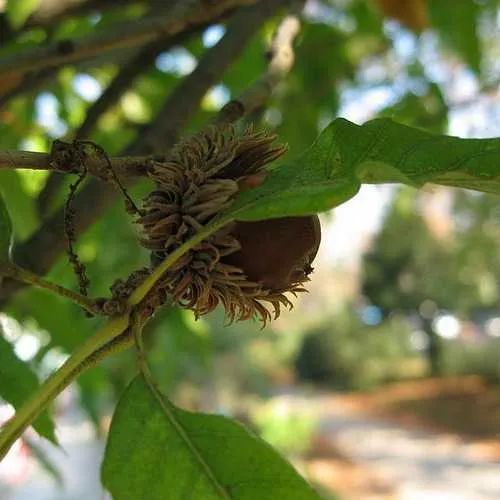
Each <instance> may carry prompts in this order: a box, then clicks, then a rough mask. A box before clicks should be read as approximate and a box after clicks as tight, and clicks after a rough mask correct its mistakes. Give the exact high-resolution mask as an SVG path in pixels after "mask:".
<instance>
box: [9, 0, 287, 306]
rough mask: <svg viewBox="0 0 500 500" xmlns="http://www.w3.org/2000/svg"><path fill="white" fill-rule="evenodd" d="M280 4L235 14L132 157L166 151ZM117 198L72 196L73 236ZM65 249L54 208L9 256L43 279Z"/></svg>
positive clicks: (102, 189) (98, 192)
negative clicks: (224, 72) (205, 97)
mask: <svg viewBox="0 0 500 500" xmlns="http://www.w3.org/2000/svg"><path fill="white" fill-rule="evenodd" d="M285 2H286V0H266V1H263V2H261V3H259V4H258V5H255V6H252V7H248V8H245V9H242V10H241V11H238V12H237V13H236V14H235V15H234V18H233V20H232V22H231V23H230V25H229V27H228V30H227V32H226V34H225V35H224V37H223V38H222V40H220V41H219V43H218V44H216V45H215V46H214V47H212V48H210V49H209V50H207V52H206V53H205V55H204V57H203V58H202V60H201V61H200V63H199V64H198V67H197V68H196V69H195V70H194V71H193V73H191V74H190V75H189V76H187V77H186V78H185V79H184V80H183V81H182V83H181V84H180V85H179V87H178V88H177V89H176V90H175V91H174V92H173V93H172V95H171V96H170V98H169V99H168V100H167V103H166V104H165V106H164V107H163V110H162V111H161V112H160V116H159V117H158V118H157V119H156V120H155V122H154V125H153V126H151V127H148V129H147V130H146V132H145V133H144V135H143V136H142V137H141V138H140V139H139V140H137V141H136V142H135V144H134V145H133V146H131V147H130V148H129V149H130V150H131V151H133V152H134V153H135V154H144V153H147V152H148V151H149V150H150V148H151V147H157V148H158V149H159V150H163V151H166V150H168V149H169V148H170V147H171V146H172V145H173V144H174V143H175V142H176V141H177V140H178V138H179V136H180V134H181V133H182V130H183V127H184V125H185V124H186V123H187V122H188V120H189V119H190V118H192V116H193V115H194V114H195V113H196V111H197V110H198V107H199V103H200V101H201V99H202V98H203V96H204V95H205V93H206V92H207V90H208V89H209V88H210V87H211V86H212V85H213V83H214V82H216V81H217V80H218V78H219V77H220V74H221V73H222V72H223V71H224V70H225V69H226V68H227V67H228V66H229V65H230V64H231V63H232V61H233V60H234V59H235V58H237V57H238V55H239V54H240V52H241V51H242V50H243V48H244V47H245V45H246V44H247V43H248V41H249V40H250V38H251V37H252V36H253V35H254V34H255V33H256V32H257V31H258V29H259V28H260V27H261V26H262V24H263V23H264V22H265V21H266V20H267V19H268V18H269V17H271V16H272V15H273V14H274V12H275V11H276V10H277V9H278V8H279V7H280V6H281V5H282V4H284V3H285ZM195 78H196V81H195ZM184 92H185V94H184ZM117 197H118V191H117V190H115V189H114V188H113V187H112V186H111V185H109V184H106V183H103V182H100V181H98V180H96V179H92V180H91V181H90V182H89V183H88V184H87V186H86V187H85V188H84V189H83V190H82V191H81V192H80V193H79V194H78V195H77V196H76V198H75V203H74V208H75V210H76V211H77V213H78V214H79V216H78V217H77V218H76V219H75V228H74V229H75V234H76V235H77V236H78V235H80V234H82V233H83V232H84V231H85V230H86V229H88V228H89V227H90V226H91V225H92V224H93V223H94V222H95V221H96V220H97V219H98V218H99V217H100V216H101V215H102V213H103V212H104V211H105V210H106V209H107V208H109V207H110V206H111V204H112V203H113V202H114V201H115V200H116V198H117ZM65 249H66V238H65V235H64V211H63V210H62V209H59V210H58V211H57V212H55V213H54V214H53V215H52V216H51V217H50V218H48V219H47V220H46V221H45V222H44V224H43V225H42V226H41V227H40V229H39V230H38V231H37V232H36V233H35V234H34V235H33V236H32V237H31V238H29V239H28V240H27V241H26V242H23V243H22V244H20V245H17V246H16V247H15V248H14V252H13V258H14V262H16V263H18V264H19V265H21V266H22V267H24V268H27V269H29V270H31V271H33V272H35V273H36V274H39V275H42V276H43V275H44V274H45V273H47V271H48V270H49V269H50V267H51V266H52V265H53V264H54V263H55V262H56V261H57V259H58V258H59V257H60V255H61V254H62V253H63V252H64V251H65ZM21 286H22V285H21V284H19V283H18V282H14V281H7V280H6V281H5V283H4V286H3V288H2V289H0V306H1V304H2V303H3V302H5V301H6V300H7V299H8V298H9V297H10V295H12V294H13V293H14V292H15V291H16V290H18V289H19V288H20V287H21Z"/></svg>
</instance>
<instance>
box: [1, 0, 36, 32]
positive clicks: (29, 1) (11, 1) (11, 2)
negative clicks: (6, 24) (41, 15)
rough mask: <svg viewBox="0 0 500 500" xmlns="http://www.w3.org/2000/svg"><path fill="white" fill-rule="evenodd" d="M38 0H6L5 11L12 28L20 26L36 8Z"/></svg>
mask: <svg viewBox="0 0 500 500" xmlns="http://www.w3.org/2000/svg"><path fill="white" fill-rule="evenodd" d="M39 3H40V0H7V4H6V6H5V11H6V13H7V16H8V18H9V21H10V23H11V24H12V26H13V27H14V28H19V27H21V26H22V25H23V24H24V22H25V21H26V19H28V17H30V15H31V14H32V13H33V12H34V11H35V10H36V8H37V7H38V4H39Z"/></svg>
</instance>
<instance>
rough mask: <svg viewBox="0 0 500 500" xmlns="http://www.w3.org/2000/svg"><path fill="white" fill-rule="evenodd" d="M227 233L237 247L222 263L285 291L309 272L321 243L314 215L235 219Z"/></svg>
mask: <svg viewBox="0 0 500 500" xmlns="http://www.w3.org/2000/svg"><path fill="white" fill-rule="evenodd" d="M231 234H232V235H233V236H234V237H235V238H236V239H237V240H238V241H239V243H240V245H241V249H240V250H238V251H237V252H234V253H231V254H229V255H227V256H226V257H224V259H223V262H225V263H227V264H231V265H233V266H236V267H239V268H241V269H242V270H243V272H244V273H245V275H246V277H247V278H248V279H249V280H251V281H256V282H258V283H261V284H262V285H263V286H264V287H265V288H268V289H270V290H273V291H277V290H286V288H287V287H288V286H289V285H290V284H291V283H293V282H297V281H303V280H304V279H305V278H306V277H307V276H308V275H309V274H310V273H311V272H312V270H313V269H312V267H311V264H312V262H313V260H314V258H315V257H316V254H317V252H318V248H319V244H320V242H321V227H320V224H319V219H318V217H317V216H316V215H311V216H308V217H282V218H279V219H267V220H262V221H256V222H238V223H237V224H236V226H235V227H234V229H233V230H232V231H231Z"/></svg>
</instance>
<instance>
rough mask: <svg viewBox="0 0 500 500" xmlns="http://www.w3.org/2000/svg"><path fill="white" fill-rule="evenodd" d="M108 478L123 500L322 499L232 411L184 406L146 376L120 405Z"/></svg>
mask: <svg viewBox="0 0 500 500" xmlns="http://www.w3.org/2000/svg"><path fill="white" fill-rule="evenodd" d="M166 450H169V453H168V454H165V451H166ZM102 480H103V484H104V486H105V487H106V488H107V489H108V490H109V491H110V492H111V494H112V495H113V498H115V499H117V500H123V499H128V498H130V499H136V498H146V497H147V498H151V499H163V498H170V499H172V500H175V499H180V498H185V497H186V495H189V496H192V497H195V498H206V499H209V498H210V499H211V498H214V499H215V498H228V497H230V498H235V499H253V498H262V499H266V498H267V499H274V498H297V499H304V500H305V499H308V498H310V499H314V498H319V497H318V495H316V494H315V493H314V491H313V490H312V489H311V488H310V487H309V486H308V485H307V483H306V482H305V481H304V480H303V479H302V478H301V477H300V476H298V475H297V474H296V473H295V472H294V470H293V468H292V467H291V466H290V465H289V464H287V463H286V462H285V461H284V460H283V459H282V458H281V457H280V456H279V455H278V454H277V453H276V452H275V451H274V450H273V449H272V448H270V447H269V446H268V445H267V444H266V443H265V442H264V441H262V440H260V439H259V438H258V437H256V436H253V435H252V434H250V433H249V431H247V430H246V429H245V428H244V427H242V426H241V425H239V424H237V423H235V422H232V421H230V420H228V419H226V418H224V417H220V416H215V415H201V414H196V413H189V412H186V411H183V410H181V409H179V408H176V407H175V406H173V405H172V404H171V403H170V401H168V400H167V399H166V398H165V397H163V396H162V395H160V394H158V393H156V391H155V392H153V391H152V390H151V388H149V387H148V386H147V385H146V384H145V381H144V380H143V379H142V378H141V377H138V378H136V379H135V380H134V381H133V382H132V383H131V384H130V386H129V387H128V389H127V390H126V392H125V394H123V396H122V397H121V400H120V402H119V403H118V406H117V409H116V411H115V414H114V417H113V422H112V425H111V430H110V435H109V439H108V444H107V447H106V454H105V457H104V462H103V466H102Z"/></svg>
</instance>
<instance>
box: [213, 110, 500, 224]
mask: <svg viewBox="0 0 500 500" xmlns="http://www.w3.org/2000/svg"><path fill="white" fill-rule="evenodd" d="M428 182H431V183H434V184H442V185H445V186H452V187H462V188H467V189H474V190H476V191H483V192H489V193H496V194H500V139H461V138H458V137H451V136H446V135H437V134H431V133H429V132H425V131H422V130H419V129H415V128H413V127H408V126H405V125H401V124H399V123H395V122H393V121H392V120H390V119H387V118H380V119H377V120H372V121H369V122H367V123H365V124H364V125H362V126H359V125H356V124H354V123H351V122H349V121H347V120H344V119H343V118H337V119H336V120H334V121H333V122H332V123H331V124H330V125H329V126H328V127H327V128H326V129H325V130H324V131H323V132H322V133H321V135H320V136H319V137H318V138H317V139H316V141H315V142H314V143H313V144H312V146H311V147H310V148H309V149H307V150H306V151H305V152H304V153H303V154H302V155H301V156H299V157H298V158H297V159H295V160H292V161H291V162H290V163H288V164H286V163H285V164H283V165H281V166H280V167H279V168H276V169H274V170H272V171H271V172H270V173H269V175H268V177H267V179H266V181H265V182H264V183H263V184H262V185H261V186H259V187H258V188H256V189H251V190H248V191H245V192H244V193H242V194H240V195H239V196H238V198H237V199H236V200H235V202H234V203H233V205H232V206H231V209H230V210H229V212H227V213H226V214H224V216H223V220H231V219H237V220H259V219H266V218H272V217H283V216H300V215H307V214H311V213H314V212H321V211H324V210H328V209H330V208H333V207H335V206H337V205H340V204H341V203H343V202H345V201H347V200H348V199H349V198H351V197H353V196H354V195H355V194H356V193H357V191H358V190H359V188H360V186H361V183H366V184H381V183H402V184H407V185H409V186H413V187H422V186H423V185H424V184H426V183H428Z"/></svg>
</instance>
